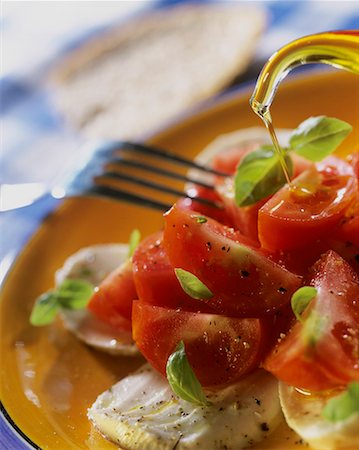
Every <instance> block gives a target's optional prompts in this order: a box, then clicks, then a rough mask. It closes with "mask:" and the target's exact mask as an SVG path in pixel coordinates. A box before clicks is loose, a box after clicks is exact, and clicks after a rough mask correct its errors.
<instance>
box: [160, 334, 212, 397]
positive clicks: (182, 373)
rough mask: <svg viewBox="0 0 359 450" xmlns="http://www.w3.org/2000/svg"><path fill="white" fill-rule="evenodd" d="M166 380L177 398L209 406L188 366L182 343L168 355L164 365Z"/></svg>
mask: <svg viewBox="0 0 359 450" xmlns="http://www.w3.org/2000/svg"><path fill="white" fill-rule="evenodd" d="M166 375H167V380H168V382H169V384H170V386H171V389H172V391H173V392H174V393H175V394H176V395H178V397H180V398H182V399H183V400H186V401H187V402H190V403H195V404H197V405H203V406H204V405H209V404H210V403H209V402H208V400H207V399H206V396H205V395H204V393H203V390H202V386H201V384H200V382H199V381H198V379H197V377H196V375H195V373H194V372H193V370H192V367H191V366H190V365H189V362H188V359H187V355H186V352H185V347H184V343H183V341H181V342H180V343H179V344H178V345H177V347H176V350H175V351H174V352H173V353H172V354H171V355H170V357H169V358H168V361H167V365H166Z"/></svg>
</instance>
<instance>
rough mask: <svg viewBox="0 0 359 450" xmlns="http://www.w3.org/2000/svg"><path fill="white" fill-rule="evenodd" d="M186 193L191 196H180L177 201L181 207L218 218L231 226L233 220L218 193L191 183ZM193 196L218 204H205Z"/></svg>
mask: <svg viewBox="0 0 359 450" xmlns="http://www.w3.org/2000/svg"><path fill="white" fill-rule="evenodd" d="M187 193H188V194H189V195H190V196H191V197H192V198H189V197H187V198H182V199H180V200H179V201H178V203H179V204H180V205H181V207H182V208H183V209H188V210H189V211H194V212H196V213H198V214H199V215H202V216H208V217H212V218H213V219H216V220H218V222H221V223H224V224H225V225H228V226H232V224H233V222H232V219H231V217H230V215H229V214H228V212H227V211H226V209H225V207H224V205H223V204H222V199H221V197H220V196H219V194H218V193H217V192H216V191H214V190H211V189H208V188H205V187H203V186H199V185H194V184H192V185H191V186H190V187H189V188H188V189H187ZM193 197H201V198H204V199H207V200H210V201H212V202H214V203H217V204H218V207H216V206H211V205H209V204H208V205H207V204H205V203H201V202H199V201H198V200H195V198H193Z"/></svg>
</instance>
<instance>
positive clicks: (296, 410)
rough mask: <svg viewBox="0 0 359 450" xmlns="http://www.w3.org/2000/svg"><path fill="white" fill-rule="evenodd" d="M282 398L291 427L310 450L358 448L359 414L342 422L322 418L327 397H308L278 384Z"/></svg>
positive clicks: (311, 395)
mask: <svg viewBox="0 0 359 450" xmlns="http://www.w3.org/2000/svg"><path fill="white" fill-rule="evenodd" d="M279 396H280V402H281V405H282V408H283V413H284V416H285V418H286V421H287V423H288V425H289V426H290V427H291V428H292V429H293V430H294V431H295V432H296V433H298V434H299V435H300V436H301V437H302V438H303V439H304V440H305V441H307V442H308V444H309V445H310V447H311V448H313V449H318V450H334V449H348V450H349V449H356V448H359V413H356V414H353V415H351V416H350V417H349V418H348V419H346V420H343V421H341V422H335V423H333V422H329V421H328V420H326V419H325V418H323V417H322V410H323V408H324V406H325V404H326V402H327V401H328V397H327V396H326V397H324V396H317V395H313V394H309V395H305V394H304V393H301V392H298V391H297V390H296V389H295V388H293V387H292V386H287V385H286V384H284V383H282V382H280V383H279Z"/></svg>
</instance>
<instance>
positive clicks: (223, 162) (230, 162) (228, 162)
mask: <svg viewBox="0 0 359 450" xmlns="http://www.w3.org/2000/svg"><path fill="white" fill-rule="evenodd" d="M259 146H260V142H257V141H254V140H253V141H247V142H244V143H241V144H238V145H233V146H231V147H227V148H225V149H223V150H222V151H221V152H219V153H217V154H216V155H214V157H213V159H212V161H211V166H212V167H213V168H214V169H216V170H218V171H219V172H223V173H227V174H228V175H233V174H234V173H235V171H236V169H237V166H238V164H239V162H240V161H241V159H242V158H243V157H244V156H246V155H247V154H248V153H250V152H252V151H253V150H256V149H257V148H258V147H259Z"/></svg>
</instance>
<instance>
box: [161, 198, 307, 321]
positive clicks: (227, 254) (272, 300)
mask: <svg viewBox="0 0 359 450" xmlns="http://www.w3.org/2000/svg"><path fill="white" fill-rule="evenodd" d="M163 242H164V246H165V249H166V252H167V254H168V257H169V260H170V262H171V264H172V265H173V267H176V268H181V269H184V270H187V271H189V272H191V273H192V274H194V275H195V276H196V277H197V278H199V279H200V280H201V281H202V282H203V283H204V284H205V285H206V286H207V287H208V288H209V289H210V291H211V292H212V293H213V294H214V296H213V298H211V299H209V300H206V302H207V303H208V304H209V305H210V306H211V307H212V308H213V309H215V310H216V311H218V312H219V313H221V314H225V315H228V316H234V317H260V316H263V315H266V314H272V313H273V312H274V311H276V310H278V309H279V308H280V307H282V306H283V305H285V304H287V303H288V302H289V301H290V297H291V294H292V293H293V292H294V291H295V290H296V289H297V288H298V287H299V286H300V284H301V278H300V277H299V276H296V275H294V274H292V273H291V272H289V271H287V270H286V269H284V268H283V267H281V266H279V265H277V264H276V263H274V262H273V261H271V260H269V259H268V258H267V257H266V256H265V255H264V254H263V253H262V252H261V251H260V250H259V249H258V248H256V247H255V244H253V242H252V241H251V240H250V239H248V238H246V237H245V236H242V235H241V234H240V233H239V232H238V231H234V230H233V229H232V228H228V227H226V226H224V225H222V224H220V223H218V222H216V221H215V220H213V219H210V218H208V219H207V221H206V222H205V223H199V222H198V221H197V219H196V217H194V216H193V215H192V214H190V213H189V212H188V211H185V210H183V209H180V208H179V207H178V206H177V205H175V206H174V207H173V208H172V209H171V210H170V211H169V212H168V213H166V215H165V231H164V240H163Z"/></svg>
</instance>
